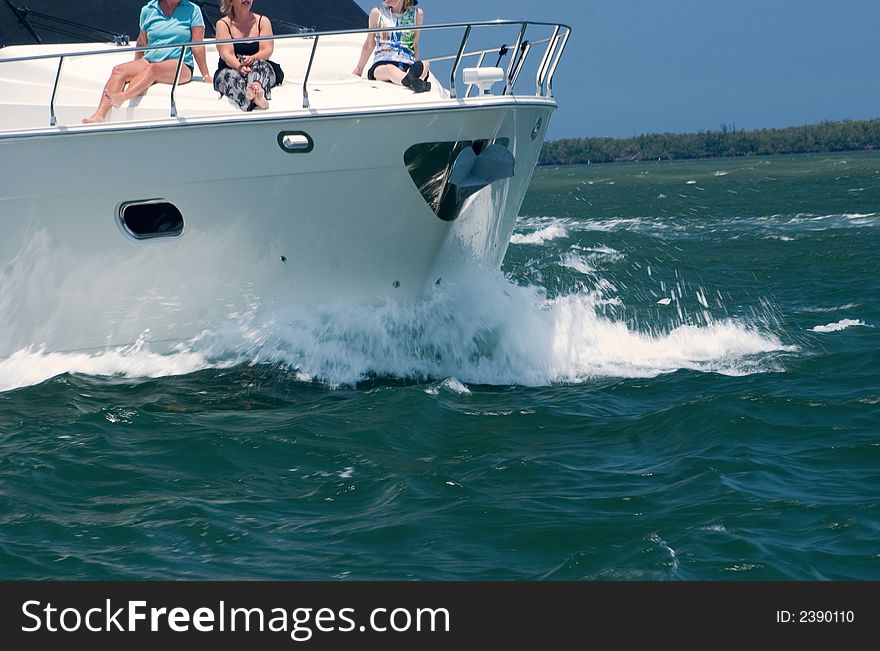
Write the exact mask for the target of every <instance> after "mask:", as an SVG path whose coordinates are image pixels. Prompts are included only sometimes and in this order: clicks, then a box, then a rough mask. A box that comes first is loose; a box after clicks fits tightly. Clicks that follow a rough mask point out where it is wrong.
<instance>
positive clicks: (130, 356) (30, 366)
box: [0, 340, 233, 391]
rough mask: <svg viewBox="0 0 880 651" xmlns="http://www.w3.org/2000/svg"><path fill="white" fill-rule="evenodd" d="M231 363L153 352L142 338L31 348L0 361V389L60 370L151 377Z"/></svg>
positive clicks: (33, 381)
mask: <svg viewBox="0 0 880 651" xmlns="http://www.w3.org/2000/svg"><path fill="white" fill-rule="evenodd" d="M232 363H233V362H232V361H230V360H226V361H220V360H218V359H213V360H212V359H210V357H209V355H207V354H206V353H205V352H204V351H202V352H199V351H196V350H191V349H187V348H184V349H182V350H178V351H177V352H174V353H171V354H159V353H155V352H152V351H151V350H150V349H149V347H148V346H147V345H146V344H144V341H143V340H141V341H139V342H138V343H136V344H135V345H132V346H125V347H122V348H114V349H110V350H104V351H100V352H92V353H60V352H51V351H46V350H44V349H35V348H32V347H31V348H26V349H22V350H19V351H18V352H16V353H14V354H13V355H11V356H10V357H7V358H6V359H2V360H0V391H8V390H10V389H16V388H19V387H23V386H30V385H34V384H39V383H40V382H43V381H45V380H48V379H49V378H52V377H55V376H57V375H61V374H63V373H81V374H84V375H105V376H119V377H128V378H151V377H165V376H169V375H183V374H186V373H193V372H195V371H200V370H202V369H205V368H211V367H218V366H228V365H230V364H232Z"/></svg>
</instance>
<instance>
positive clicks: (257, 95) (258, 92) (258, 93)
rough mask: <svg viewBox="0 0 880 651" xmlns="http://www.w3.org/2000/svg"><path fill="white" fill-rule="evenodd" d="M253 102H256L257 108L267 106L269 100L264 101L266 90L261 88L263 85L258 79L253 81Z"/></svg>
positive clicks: (265, 107)
mask: <svg viewBox="0 0 880 651" xmlns="http://www.w3.org/2000/svg"><path fill="white" fill-rule="evenodd" d="M254 104H256V106H257V108H261V109H267V108H269V102H267V101H266V92H265V91H264V90H263V85H262V84H260V82H258V81H255V82H254Z"/></svg>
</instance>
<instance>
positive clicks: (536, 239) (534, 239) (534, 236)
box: [510, 224, 568, 244]
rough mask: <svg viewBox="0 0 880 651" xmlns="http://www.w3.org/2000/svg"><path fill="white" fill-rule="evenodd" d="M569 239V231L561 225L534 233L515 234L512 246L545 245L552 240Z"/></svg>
mask: <svg viewBox="0 0 880 651" xmlns="http://www.w3.org/2000/svg"><path fill="white" fill-rule="evenodd" d="M562 237H568V231H567V230H565V228H563V227H562V226H560V225H559V224H551V225H549V226H546V227H544V228H542V229H540V230H537V231H534V232H533V233H514V234H513V237H511V238H510V243H511V244H544V242H548V241H550V240H556V239H559V238H562Z"/></svg>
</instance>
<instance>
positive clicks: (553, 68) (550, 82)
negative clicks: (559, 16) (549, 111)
mask: <svg viewBox="0 0 880 651" xmlns="http://www.w3.org/2000/svg"><path fill="white" fill-rule="evenodd" d="M569 34H571V30H570V29H569V30H566V32H565V34H563V35H562V43H560V44H559V49H558V50H557V51H556V57H555V58H554V59H553V65H552V66H550V70H549V71H548V72H547V96H548V97H553V75H554V74H556V66H558V65H559V60H560V59H561V58H562V52H563V51H564V50H565V45H566V44H567V43H568V36H569Z"/></svg>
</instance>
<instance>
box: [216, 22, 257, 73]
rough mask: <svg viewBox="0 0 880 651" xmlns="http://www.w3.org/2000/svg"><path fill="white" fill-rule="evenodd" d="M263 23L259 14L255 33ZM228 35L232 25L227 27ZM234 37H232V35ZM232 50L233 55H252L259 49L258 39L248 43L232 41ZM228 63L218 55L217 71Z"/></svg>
mask: <svg viewBox="0 0 880 651" xmlns="http://www.w3.org/2000/svg"><path fill="white" fill-rule="evenodd" d="M262 24H263V17H262V16H260V21H259V22H258V23H257V33H259V29H260V25H262ZM229 35H230V36H232V26H231V25H230V27H229ZM233 38H234V37H233ZM233 50H234V51H235V56H237V57H252V56H254V55H255V54H256V53H257V52H259V51H260V41H250V42H248V43H234V44H233ZM228 67H229V64H228V63H226V61H225V60H224V59H223V57H220V63H219V64H217V71H218V72H219V71H220V70H223V69H224V68H228Z"/></svg>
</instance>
